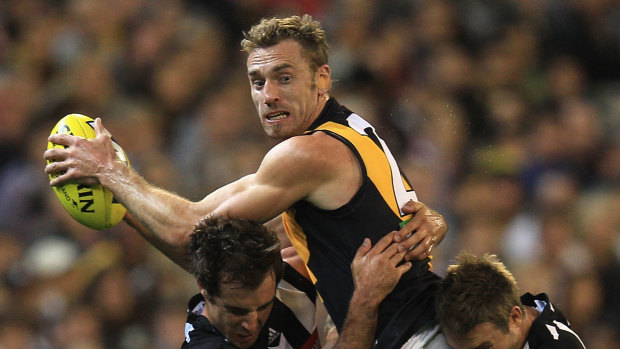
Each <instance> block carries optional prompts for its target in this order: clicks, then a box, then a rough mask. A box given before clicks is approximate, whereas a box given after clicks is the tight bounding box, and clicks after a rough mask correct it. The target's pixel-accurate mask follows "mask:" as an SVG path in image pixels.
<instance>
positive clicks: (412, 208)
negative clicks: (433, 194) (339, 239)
mask: <svg viewBox="0 0 620 349" xmlns="http://www.w3.org/2000/svg"><path fill="white" fill-rule="evenodd" d="M424 207H426V205H424V204H423V203H421V202H420V201H413V200H409V201H407V203H406V204H405V206H403V207H401V209H402V211H403V213H407V214H409V213H416V212H418V211H420V210H421V209H423V208H424Z"/></svg>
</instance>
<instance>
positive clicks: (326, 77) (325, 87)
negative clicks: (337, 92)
mask: <svg viewBox="0 0 620 349" xmlns="http://www.w3.org/2000/svg"><path fill="white" fill-rule="evenodd" d="M317 73H318V77H317V87H318V89H319V94H321V95H324V94H326V93H327V92H329V88H330V87H331V84H332V77H331V69H330V68H329V65H327V64H323V65H322V66H320V67H319V69H318V71H317Z"/></svg>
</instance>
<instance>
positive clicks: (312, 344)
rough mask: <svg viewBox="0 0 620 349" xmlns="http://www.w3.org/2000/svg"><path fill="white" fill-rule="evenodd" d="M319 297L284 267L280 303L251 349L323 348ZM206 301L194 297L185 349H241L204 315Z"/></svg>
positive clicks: (278, 296) (287, 266) (294, 273)
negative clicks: (318, 328) (319, 319)
mask: <svg viewBox="0 0 620 349" xmlns="http://www.w3.org/2000/svg"><path fill="white" fill-rule="evenodd" d="M316 302H317V296H316V291H315V289H314V285H313V284H312V282H310V281H309V280H308V279H306V278H305V277H303V276H302V275H301V274H299V273H298V272H297V271H296V270H295V269H294V268H293V267H291V266H290V265H289V264H287V263H284V273H283V275H282V280H280V282H279V283H278V287H277V290H276V299H275V301H274V304H273V308H272V310H271V314H270V315H269V318H268V319H267V321H266V322H265V326H264V327H263V329H262V330H261V333H260V335H259V338H258V340H257V341H256V343H254V345H253V346H252V347H251V348H250V349H267V348H278V349H315V348H320V342H319V339H318V331H317V324H316V316H315V310H316ZM204 303H205V299H204V298H203V297H202V295H201V294H200V293H198V294H196V295H194V296H193V297H192V298H191V299H190V301H189V303H188V308H187V321H186V323H185V341H184V342H183V344H182V346H181V349H235V348H237V347H236V346H235V345H233V344H232V343H230V342H228V340H227V339H226V338H225V337H224V335H223V334H222V333H221V332H220V331H218V329H217V328H215V326H213V325H212V324H211V322H209V320H208V319H207V318H206V317H205V316H203V315H202V309H203V308H204Z"/></svg>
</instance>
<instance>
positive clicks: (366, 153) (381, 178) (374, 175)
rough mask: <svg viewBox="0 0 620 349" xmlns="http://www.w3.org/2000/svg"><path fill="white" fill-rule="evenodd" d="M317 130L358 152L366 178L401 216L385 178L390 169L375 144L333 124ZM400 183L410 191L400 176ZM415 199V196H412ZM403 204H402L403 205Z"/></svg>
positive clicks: (389, 182) (393, 193)
mask: <svg viewBox="0 0 620 349" xmlns="http://www.w3.org/2000/svg"><path fill="white" fill-rule="evenodd" d="M317 130H328V131H332V132H334V133H336V134H338V135H340V136H342V137H343V138H345V139H347V140H348V141H349V142H351V144H353V146H354V147H355V148H356V149H357V150H358V153H359V154H360V156H361V157H362V161H363V162H364V165H365V166H366V173H367V176H368V178H370V180H371V181H372V182H373V183H374V184H375V186H376V187H377V189H378V190H379V192H380V193H381V196H382V197H383V200H385V202H386V203H387V204H388V205H389V207H390V208H391V209H392V211H393V212H394V214H395V215H396V216H401V214H400V205H399V204H398V202H397V199H396V193H395V190H396V189H395V188H394V181H393V178H392V177H390V176H386V175H385V174H386V173H393V172H392V168H391V167H390V163H389V161H388V158H387V156H386V154H385V153H384V152H383V151H382V150H381V149H380V148H379V147H378V146H377V144H375V142H374V141H373V140H372V139H371V138H370V137H368V136H366V135H362V134H360V133H359V132H357V131H355V130H354V129H352V128H350V127H347V126H345V125H341V124H338V123H335V122H331V121H329V122H326V123H324V124H322V125H321V126H320V127H318V128H317ZM398 176H399V177H400V178H399V179H400V181H401V183H402V185H403V186H404V188H405V190H407V191H410V190H411V186H410V185H409V183H407V181H406V180H405V179H404V178H403V177H402V176H401V175H400V172H398ZM412 195H413V197H415V194H412ZM403 204H404V203H403ZM410 217H411V215H408V216H405V217H401V218H402V219H403V220H406V219H408V218H410Z"/></svg>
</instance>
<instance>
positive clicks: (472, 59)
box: [0, 0, 620, 349]
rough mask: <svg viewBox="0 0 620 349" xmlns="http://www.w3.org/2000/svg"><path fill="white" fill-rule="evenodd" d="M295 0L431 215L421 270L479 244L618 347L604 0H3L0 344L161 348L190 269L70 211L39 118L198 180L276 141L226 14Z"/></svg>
mask: <svg viewBox="0 0 620 349" xmlns="http://www.w3.org/2000/svg"><path fill="white" fill-rule="evenodd" d="M204 3H210V4H208V5H207V4H204ZM301 13H309V14H312V15H313V16H314V17H315V18H316V19H318V20H321V21H322V22H323V23H324V25H325V28H326V30H327V32H328V37H329V38H330V43H331V51H330V64H331V66H332V71H333V77H334V78H335V81H334V84H333V93H332V95H333V96H335V97H336V98H337V99H338V100H339V101H340V102H341V103H343V104H345V105H347V106H349V107H350V108H351V109H352V110H354V111H356V112H358V113H359V114H360V115H363V116H365V117H367V118H368V119H370V121H371V122H372V123H374V125H375V126H377V128H378V129H379V132H381V133H382V134H383V138H384V139H386V140H387V141H388V143H389V144H390V145H391V147H392V150H393V151H394V152H395V155H396V157H397V158H398V159H399V160H400V161H401V163H402V164H403V165H404V171H405V173H406V174H407V176H408V177H409V178H410V179H411V180H412V182H413V184H414V186H415V188H416V190H417V193H418V196H419V198H420V200H422V201H423V202H425V203H426V204H428V205H429V206H430V207H433V208H436V209H437V210H439V211H440V212H442V213H443V214H444V215H445V217H446V218H447V220H448V221H449V223H450V230H449V234H448V237H447V238H446V240H445V241H444V242H443V244H442V245H441V246H440V247H439V248H438V249H437V250H436V255H435V259H434V268H435V270H436V271H437V272H438V273H439V274H441V273H442V271H443V270H445V267H446V266H447V265H448V264H449V263H450V261H451V260H452V258H453V257H454V256H455V255H456V252H457V251H458V250H461V249H467V250H470V251H472V252H475V253H484V252H495V253H497V254H499V256H500V257H501V258H502V259H503V260H504V261H505V262H506V264H507V265H508V266H509V268H510V269H511V270H512V271H514V273H515V275H516V277H517V279H518V280H519V281H520V285H521V288H522V289H523V290H524V291H530V292H543V291H544V292H547V293H548V294H549V295H550V297H551V300H552V301H553V302H554V303H557V304H558V305H559V306H560V307H561V308H562V309H563V310H564V312H565V314H566V315H567V316H568V318H569V319H570V320H571V322H572V324H573V327H574V329H575V330H576V331H577V332H579V333H580V334H581V335H582V338H583V339H584V341H585V342H586V345H587V346H588V347H589V348H594V349H596V348H619V347H620V297H619V296H618V295H620V213H619V212H620V186H619V184H620V3H619V2H618V1H615V0H518V1H517V0H514V1H501V0H453V1H446V0H391V1H385V0H383V1H379V0H377V1H371V0H338V1H320V0H297V1H284V0H251V1H234V0H228V1H212V2H202V1H194V2H188V1H180V0H135V1H134V0H108V1H98V0H54V1H50V0H3V1H0V125H1V126H0V153H1V160H0V348H2V349H15V348H19V349H28V348H41V349H56V348H80V349H104V348H105V349H112V348H114V349H130V348H131V349H140V348H155V349H163V348H178V347H179V346H180V343H181V341H182V340H183V325H184V321H185V304H186V301H187V300H188V299H189V297H190V296H191V295H193V294H194V292H195V291H196V285H195V283H194V282H193V280H192V279H191V277H190V276H189V275H188V274H185V273H183V272H181V271H180V269H179V268H178V267H177V266H176V265H174V264H173V263H172V262H170V261H168V260H166V259H165V258H164V257H162V256H161V255H160V254H159V253H158V252H156V251H155V250H154V249H153V248H152V247H151V246H150V245H148V244H147V243H145V242H144V241H143V240H142V239H141V238H140V237H139V236H138V234H136V233H135V232H133V231H132V230H131V229H130V228H128V227H127V226H126V225H125V224H120V225H119V226H117V227H115V228H113V229H111V230H109V231H102V232H100V231H93V230H90V229H88V228H85V227H83V226H81V225H80V224H78V223H76V222H75V221H73V220H72V218H70V216H69V215H68V214H67V213H66V212H64V210H63V209H62V207H61V205H60V204H59V203H58V201H57V199H56V197H55V196H54V194H53V192H52V190H51V189H50V188H49V187H48V184H47V182H48V179H47V177H46V175H45V173H44V172H43V168H44V161H43V156H42V154H43V151H44V149H45V148H46V138H47V136H48V134H49V131H50V130H51V129H52V126H53V125H54V123H55V122H56V121H57V120H58V119H60V118H61V117H62V116H64V115H65V114H67V113H72V112H78V113H82V114H86V115H89V116H92V117H97V116H99V117H102V119H103V121H104V125H105V126H106V127H107V128H108V129H109V130H110V131H111V132H112V134H113V135H114V136H115V138H116V140H117V141H118V142H119V143H120V144H121V145H122V146H123V147H124V149H125V150H126V152H127V153H128V154H129V157H130V159H131V162H132V166H134V167H135V168H137V169H138V171H139V172H140V173H141V174H143V175H144V176H145V177H146V178H147V179H148V180H149V181H151V182H153V183H155V184H157V185H160V186H162V187H164V188H166V189H171V190H173V191H176V192H178V193H180V194H182V195H184V196H187V197H189V198H192V199H196V200H197V199H200V198H201V197H202V196H203V195H205V194H206V193H208V192H209V191H211V190H213V189H214V188H217V187H218V186H220V185H222V184H225V183H227V182H229V181H231V180H233V179H236V178H238V177H240V176H242V175H244V174H247V173H250V172H253V171H254V170H255V169H256V168H257V166H258V164H259V161H260V159H261V158H262V156H263V155H264V153H265V152H266V151H267V149H268V148H269V147H271V146H272V145H273V143H272V142H271V141H269V140H268V139H267V138H266V137H265V136H264V135H263V131H262V129H261V127H260V125H259V122H258V120H257V119H256V118H257V117H256V114H255V110H254V107H253V105H252V102H251V98H250V95H249V88H248V83H247V78H246V76H245V61H244V56H243V54H242V53H241V52H240V48H239V41H240V39H241V31H242V30H245V29H247V28H248V27H249V26H250V25H251V24H253V23H255V22H256V21H257V20H258V19H259V18H261V17H264V16H272V15H278V14H286V15H288V14H301Z"/></svg>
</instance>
